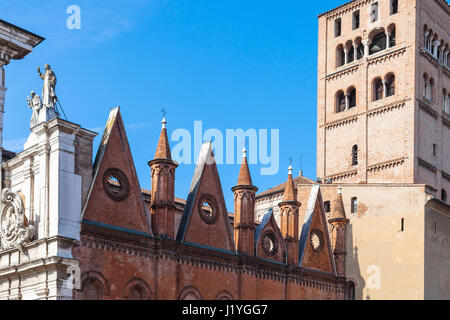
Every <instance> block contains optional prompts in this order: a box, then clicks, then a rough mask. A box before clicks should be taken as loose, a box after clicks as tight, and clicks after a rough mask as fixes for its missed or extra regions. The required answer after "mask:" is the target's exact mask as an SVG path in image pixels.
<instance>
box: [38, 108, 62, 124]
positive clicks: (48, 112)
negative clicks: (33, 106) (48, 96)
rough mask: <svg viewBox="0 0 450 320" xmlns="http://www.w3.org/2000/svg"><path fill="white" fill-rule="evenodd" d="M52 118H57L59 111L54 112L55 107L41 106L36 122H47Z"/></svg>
mask: <svg viewBox="0 0 450 320" xmlns="http://www.w3.org/2000/svg"><path fill="white" fill-rule="evenodd" d="M54 118H59V113H58V112H56V110H55V108H50V107H45V106H43V107H42V109H41V110H39V115H38V121H37V124H39V123H42V122H48V121H50V120H52V119H54Z"/></svg>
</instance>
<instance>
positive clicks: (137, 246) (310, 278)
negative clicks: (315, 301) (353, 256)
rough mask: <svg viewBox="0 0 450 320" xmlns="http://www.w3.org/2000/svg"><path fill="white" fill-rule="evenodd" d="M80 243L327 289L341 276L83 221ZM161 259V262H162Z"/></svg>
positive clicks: (337, 286)
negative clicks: (88, 223)
mask: <svg viewBox="0 0 450 320" xmlns="http://www.w3.org/2000/svg"><path fill="white" fill-rule="evenodd" d="M80 245H81V246H84V247H88V248H92V249H97V250H102V251H112V252H117V253H122V254H129V255H135V256H139V257H144V258H147V259H156V260H170V261H173V262H177V263H179V264H183V265H191V266H195V267H200V268H204V269H209V270H218V271H220V272H234V273H244V274H249V275H252V276H254V277H256V278H260V279H270V280H274V281H278V282H295V283H297V284H299V285H300V284H301V285H304V286H307V287H312V288H318V289H321V290H323V291H328V292H339V293H340V292H343V290H345V281H344V280H345V278H342V279H341V280H342V281H339V280H340V279H339V278H336V277H335V276H334V275H333V274H331V273H324V272H320V271H315V270H310V269H305V268H302V267H298V266H290V265H285V264H281V263H277V262H272V261H268V260H264V259H261V258H259V257H256V256H255V257H253V256H240V255H238V254H230V253H225V252H221V251H216V250H212V249H208V248H201V247H197V246H191V245H185V244H180V243H178V242H176V241H174V240H169V239H159V238H153V237H144V236H142V235H136V234H128V233H124V232H120V231H117V230H110V229H105V228H101V227H97V226H91V225H86V224H83V226H82V234H81V241H80ZM162 263H164V262H162Z"/></svg>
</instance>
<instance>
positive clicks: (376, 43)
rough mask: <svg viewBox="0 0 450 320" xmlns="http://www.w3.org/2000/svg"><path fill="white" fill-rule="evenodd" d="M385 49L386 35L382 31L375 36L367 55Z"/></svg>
mask: <svg viewBox="0 0 450 320" xmlns="http://www.w3.org/2000/svg"><path fill="white" fill-rule="evenodd" d="M385 49H386V33H385V32H384V30H382V31H381V32H379V33H378V34H376V35H375V36H374V37H373V39H372V42H371V44H370V46H369V55H371V54H375V53H378V52H380V51H383V50H385Z"/></svg>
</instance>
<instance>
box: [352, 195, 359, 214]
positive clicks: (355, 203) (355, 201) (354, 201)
mask: <svg viewBox="0 0 450 320" xmlns="http://www.w3.org/2000/svg"><path fill="white" fill-rule="evenodd" d="M351 212H352V213H357V212H358V198H356V197H353V198H352V199H351Z"/></svg>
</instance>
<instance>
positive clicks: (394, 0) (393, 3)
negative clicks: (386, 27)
mask: <svg viewBox="0 0 450 320" xmlns="http://www.w3.org/2000/svg"><path fill="white" fill-rule="evenodd" d="M396 13H398V0H391V14H396Z"/></svg>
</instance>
